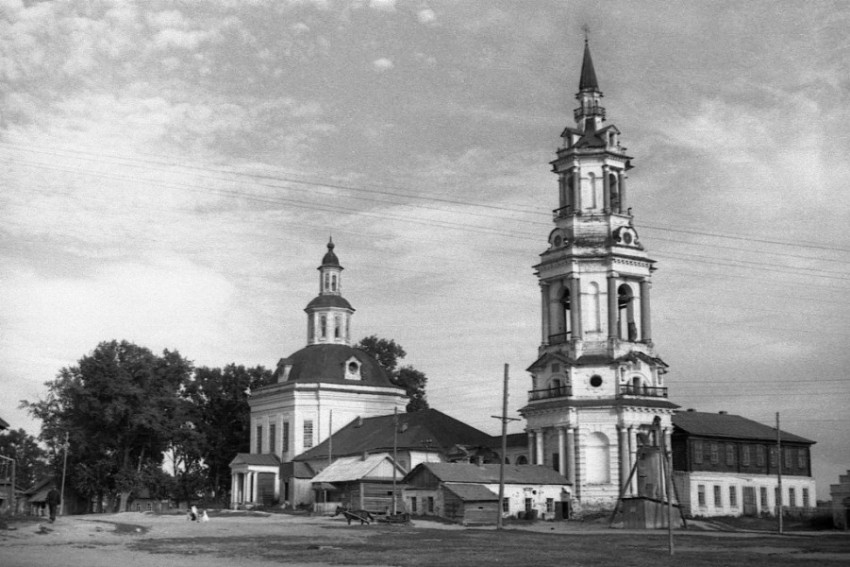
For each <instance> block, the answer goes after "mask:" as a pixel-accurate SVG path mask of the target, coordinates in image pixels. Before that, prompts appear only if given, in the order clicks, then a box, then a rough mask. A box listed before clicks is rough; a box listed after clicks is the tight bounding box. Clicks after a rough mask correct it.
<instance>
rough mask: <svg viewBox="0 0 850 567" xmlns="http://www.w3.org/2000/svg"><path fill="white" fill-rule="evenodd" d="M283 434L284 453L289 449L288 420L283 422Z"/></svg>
mask: <svg viewBox="0 0 850 567" xmlns="http://www.w3.org/2000/svg"><path fill="white" fill-rule="evenodd" d="M282 434H283V449H282V450H283V452H284V453H286V452H287V451H289V422H288V421H284V422H283V431H282Z"/></svg>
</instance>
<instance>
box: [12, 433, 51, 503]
mask: <svg viewBox="0 0 850 567" xmlns="http://www.w3.org/2000/svg"><path fill="white" fill-rule="evenodd" d="M0 455H2V456H4V457H9V458H11V459H15V483H16V484H17V486H20V487H23V488H31V487H32V486H33V485H34V484H35V483H36V482H38V481H40V480H42V478H44V476H45V475H46V474H48V472H49V466H48V462H47V451H45V450H44V449H42V448H41V447H39V446H38V440H37V439H36V438H35V437H33V436H32V435H30V434H29V433H27V432H26V431H24V430H23V429H17V430H9V431H3V432H0Z"/></svg>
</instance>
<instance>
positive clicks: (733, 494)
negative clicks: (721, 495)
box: [729, 486, 738, 508]
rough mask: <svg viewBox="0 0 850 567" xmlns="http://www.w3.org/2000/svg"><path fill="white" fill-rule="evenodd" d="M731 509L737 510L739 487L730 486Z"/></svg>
mask: <svg viewBox="0 0 850 567" xmlns="http://www.w3.org/2000/svg"><path fill="white" fill-rule="evenodd" d="M729 507H730V508H737V507H738V487H737V486H730V487H729Z"/></svg>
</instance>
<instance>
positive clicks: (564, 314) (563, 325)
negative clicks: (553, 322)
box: [558, 286, 573, 340]
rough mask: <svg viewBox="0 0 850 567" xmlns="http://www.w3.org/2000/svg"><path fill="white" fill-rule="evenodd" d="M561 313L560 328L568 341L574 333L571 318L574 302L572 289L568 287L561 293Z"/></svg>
mask: <svg viewBox="0 0 850 567" xmlns="http://www.w3.org/2000/svg"><path fill="white" fill-rule="evenodd" d="M561 307H562V309H561V313H560V314H559V321H558V323H559V328H560V329H563V331H559V332H563V338H564V340H567V339H569V338H570V334H571V333H572V330H573V329H572V317H571V316H570V310H571V309H572V302H571V299H570V288H569V287H568V286H564V290H563V292H562V293H561Z"/></svg>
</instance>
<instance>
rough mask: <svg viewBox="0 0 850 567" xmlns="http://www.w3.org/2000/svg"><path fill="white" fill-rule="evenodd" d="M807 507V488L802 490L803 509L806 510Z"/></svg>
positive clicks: (808, 503)
mask: <svg viewBox="0 0 850 567" xmlns="http://www.w3.org/2000/svg"><path fill="white" fill-rule="evenodd" d="M809 505H810V502H809V489H808V488H804V489H803V508H808V507H809Z"/></svg>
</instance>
